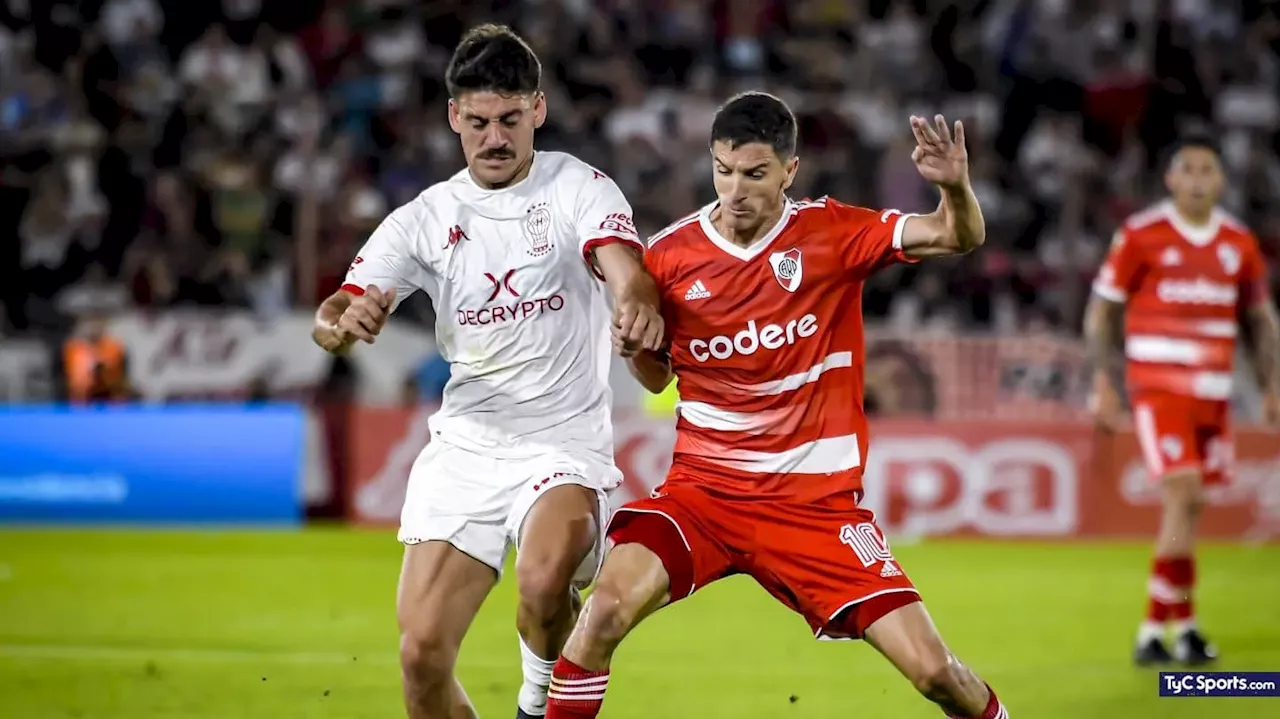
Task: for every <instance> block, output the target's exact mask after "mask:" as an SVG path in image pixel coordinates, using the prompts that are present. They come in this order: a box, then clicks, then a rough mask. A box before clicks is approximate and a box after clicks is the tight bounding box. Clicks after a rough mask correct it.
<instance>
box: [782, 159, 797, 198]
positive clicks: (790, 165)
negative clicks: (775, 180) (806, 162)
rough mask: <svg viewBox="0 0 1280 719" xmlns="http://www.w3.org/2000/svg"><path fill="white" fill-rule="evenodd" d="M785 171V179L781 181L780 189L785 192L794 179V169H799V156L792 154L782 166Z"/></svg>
mask: <svg viewBox="0 0 1280 719" xmlns="http://www.w3.org/2000/svg"><path fill="white" fill-rule="evenodd" d="M782 167H783V168H784V169H785V170H786V172H787V179H786V180H785V181H784V182H783V183H782V191H783V192H786V191H787V190H790V189H791V185H792V184H793V183H795V181H796V171H797V170H799V169H800V158H799V157H798V156H796V155H792V156H791V159H789V160H787V161H786V163H785V164H784V165H783V166H782Z"/></svg>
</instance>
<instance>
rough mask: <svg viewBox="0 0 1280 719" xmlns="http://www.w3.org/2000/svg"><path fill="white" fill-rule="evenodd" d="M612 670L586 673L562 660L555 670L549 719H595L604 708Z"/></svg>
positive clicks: (549, 691)
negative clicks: (601, 707) (605, 693)
mask: <svg viewBox="0 0 1280 719" xmlns="http://www.w3.org/2000/svg"><path fill="white" fill-rule="evenodd" d="M608 686H609V670H608V669H605V670H603V671H592V670H590V669H583V668H582V667H580V666H578V665H577V664H574V663H573V662H571V661H569V660H568V659H565V658H564V657H560V659H558V660H557V661H556V666H555V668H554V669H552V670H551V688H550V689H549V690H548V691H547V716H546V719H595V717H596V716H597V715H599V714H600V706H601V705H603V704H604V690H605V689H606V688H608Z"/></svg>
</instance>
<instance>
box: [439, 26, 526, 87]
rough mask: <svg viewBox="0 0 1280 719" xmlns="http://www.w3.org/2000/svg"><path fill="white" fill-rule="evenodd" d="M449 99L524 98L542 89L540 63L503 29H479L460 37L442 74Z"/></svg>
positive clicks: (479, 27)
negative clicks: (475, 95)
mask: <svg viewBox="0 0 1280 719" xmlns="http://www.w3.org/2000/svg"><path fill="white" fill-rule="evenodd" d="M444 84H445V87H446V88H447V89H448V90H449V97H453V98H456V97H458V96H459V95H461V94H465V93H468V92H496V93H498V94H500V95H524V94H528V93H531V92H537V91H538V88H539V87H540V86H541V85H542V63H541V62H539V61H538V56H537V55H535V54H534V53H533V49H532V48H530V47H529V44H528V43H526V42H525V41H524V39H523V38H521V37H520V36H519V35H517V34H516V33H515V31H514V30H512V29H511V28H509V27H507V26H506V25H492V24H487V25H480V26H478V27H474V28H471V29H470V30H468V31H467V33H466V34H465V35H463V36H462V41H461V42H459V43H458V47H457V49H456V50H454V51H453V58H452V59H450V60H449V67H448V69H447V70H445V73H444Z"/></svg>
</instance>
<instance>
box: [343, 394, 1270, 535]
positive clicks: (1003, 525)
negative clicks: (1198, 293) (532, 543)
mask: <svg viewBox="0 0 1280 719" xmlns="http://www.w3.org/2000/svg"><path fill="white" fill-rule="evenodd" d="M355 411H356V413H357V416H356V417H354V418H353V419H354V421H353V422H351V425H350V426H351V427H352V428H353V430H352V432H353V436H352V437H351V441H350V443H349V457H348V460H349V462H348V466H349V473H350V476H349V477H348V481H347V482H346V483H345V484H346V486H347V492H348V494H347V507H348V511H349V513H350V515H351V519H352V520H353V521H355V522H359V523H371V524H395V523H396V522H397V521H398V519H399V516H400V505H401V502H402V501H403V499H404V487H405V482H406V480H407V477H408V474H409V468H410V467H411V466H412V464H413V461H414V459H415V458H416V457H417V455H418V453H419V452H420V451H421V449H422V447H424V446H425V445H426V443H427V442H428V441H429V438H430V433H429V431H428V429H427V421H426V420H427V417H428V416H429V414H430V411H431V410H430V409H422V410H418V411H411V410H404V409H373V408H358V409H356V410H355ZM871 432H872V441H871V451H870V453H869V456H868V457H867V466H866V483H867V504H868V506H870V507H871V508H872V509H874V510H875V511H876V514H877V516H878V518H879V520H880V522H881V524H882V525H883V526H884V528H885V530H886V532H887V533H889V534H890V535H897V536H902V535H915V536H987V537H1000V538H1110V537H1150V536H1153V535H1154V533H1155V531H1156V526H1157V523H1158V521H1159V497H1158V495H1157V494H1156V493H1155V491H1154V489H1153V488H1152V487H1151V486H1150V483H1149V482H1148V480H1147V477H1146V473H1145V471H1144V470H1143V467H1142V461H1141V456H1140V454H1139V450H1138V447H1137V443H1136V442H1135V440H1134V438H1133V437H1132V435H1130V434H1128V433H1120V434H1117V435H1115V436H1110V435H1102V434H1098V433H1097V432H1095V431H1094V429H1093V428H1092V427H1090V426H1089V425H1087V424H1078V423H1072V422H1067V423H1043V424H1035V423H1027V422H1007V421H1003V422H1002V421H985V422H941V421H924V420H882V421H878V422H876V423H874V424H873V426H872V428H871ZM614 439H615V446H616V458H617V462H618V466H619V467H620V468H621V469H622V470H623V472H624V473H625V475H626V478H627V480H626V484H624V486H623V491H622V493H621V494H622V496H621V497H619V499H620V500H623V501H625V500H626V499H630V498H632V497H636V496H642V495H644V494H647V493H648V491H649V489H650V488H652V487H653V486H655V485H657V484H658V483H659V482H661V481H662V478H663V476H664V475H665V473H666V470H667V466H668V465H669V463H670V456H669V451H670V448H671V445H672V442H673V441H674V432H673V429H672V426H671V423H670V422H669V421H660V420H654V419H650V418H648V417H645V416H641V415H637V414H631V413H620V414H619V415H617V416H616V418H615V422H614ZM1236 455H1237V463H1236V471H1235V476H1234V480H1233V482H1232V483H1231V484H1230V485H1229V486H1226V487H1222V488H1219V489H1215V490H1214V491H1212V492H1211V493H1210V498H1209V499H1210V507H1209V508H1208V509H1207V510H1206V512H1205V515H1204V519H1203V524H1202V528H1203V533H1204V535H1205V536H1209V537H1215V538H1220V539H1256V540H1274V539H1276V538H1277V537H1280V435H1277V434H1276V433H1274V432H1270V431H1265V430H1251V429H1246V430H1241V431H1239V432H1238V433H1237V435H1236Z"/></svg>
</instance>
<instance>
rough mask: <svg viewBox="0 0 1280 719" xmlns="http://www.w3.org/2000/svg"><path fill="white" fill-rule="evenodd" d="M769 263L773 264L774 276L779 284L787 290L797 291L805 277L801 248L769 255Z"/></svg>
mask: <svg viewBox="0 0 1280 719" xmlns="http://www.w3.org/2000/svg"><path fill="white" fill-rule="evenodd" d="M769 264H770V265H772V266H773V276H774V277H775V278H777V280H778V284H780V285H782V289H784V290H786V291H787V292H795V291H796V290H797V289H799V288H800V281H801V280H802V279H804V265H803V264H802V263H801V256H800V250H798V249H796V248H794V247H793V248H791V249H789V250H786V251H784V252H775V253H773V254H772V255H769Z"/></svg>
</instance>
